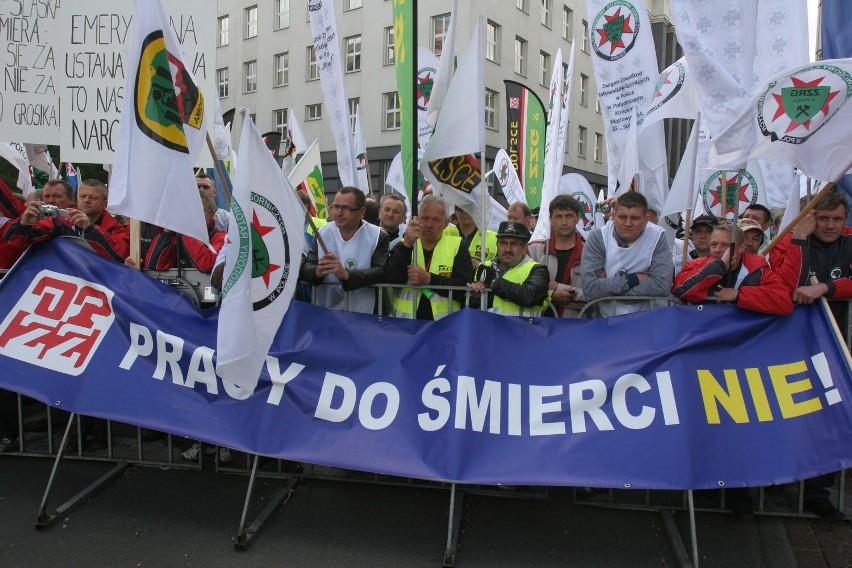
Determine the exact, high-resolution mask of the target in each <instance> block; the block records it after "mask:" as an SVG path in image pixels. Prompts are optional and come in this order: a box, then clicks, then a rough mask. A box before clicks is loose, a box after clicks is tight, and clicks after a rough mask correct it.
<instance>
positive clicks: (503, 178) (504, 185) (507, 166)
mask: <svg viewBox="0 0 852 568" xmlns="http://www.w3.org/2000/svg"><path fill="white" fill-rule="evenodd" d="M492 171H493V173H494V178H495V179H496V180H497V183H499V184H500V187H501V189H502V190H503V195H504V196H505V197H506V202H507V203H508V204H509V205H512V204H513V203H517V202H518V201H520V202H521V203H526V202H527V195H526V192H525V191H524V188H523V187H522V186H521V180H520V179H518V172H517V170H515V166H513V165H512V160H511V159H510V158H509V154H508V153H507V152H506V150H504V149H503V148H500V149H499V150H497V155H496V156H495V157H494V169H493V170H492Z"/></svg>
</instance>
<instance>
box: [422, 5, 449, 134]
mask: <svg viewBox="0 0 852 568" xmlns="http://www.w3.org/2000/svg"><path fill="white" fill-rule="evenodd" d="M450 18H451V21H452V15H451V16H450ZM444 45H445V46H446V45H447V43H446V41H445V42H444ZM438 66H439V62H438V58H437V57H436V56H435V54H434V53H432V51H431V50H429V49H427V48H425V47H418V48H417V138H418V139H419V140H420V145H421V146H423V147H425V146H426V142H428V141H429V137H430V136H432V132H433V131H434V130H435V125H434V124H429V123H428V122H427V121H426V116H427V115H428V113H429V102H430V101H431V100H432V95H433V93H434V92H435V85H436V83H437V77H438ZM450 73H452V69H451V70H450ZM449 86H450V83H449V81H447V84H446V88H449ZM439 87H440V85H439ZM436 116H437V114H436Z"/></svg>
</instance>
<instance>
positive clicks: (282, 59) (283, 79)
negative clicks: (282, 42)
mask: <svg viewBox="0 0 852 568" xmlns="http://www.w3.org/2000/svg"><path fill="white" fill-rule="evenodd" d="M273 63H274V68H275V81H274V82H273V84H272V86H273V87H283V86H284V85H286V84H287V83H289V82H290V53H289V52H287V51H285V52H284V53H279V54H277V55H275V58H274V61H273Z"/></svg>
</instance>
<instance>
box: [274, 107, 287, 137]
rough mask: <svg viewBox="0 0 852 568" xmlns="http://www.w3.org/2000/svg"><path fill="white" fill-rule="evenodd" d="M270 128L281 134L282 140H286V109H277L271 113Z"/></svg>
mask: <svg viewBox="0 0 852 568" xmlns="http://www.w3.org/2000/svg"><path fill="white" fill-rule="evenodd" d="M272 128H273V129H275V131H276V132H278V133H280V134H281V138H282V139H283V140H286V139H287V109H286V108H279V109H277V110H273V111H272Z"/></svg>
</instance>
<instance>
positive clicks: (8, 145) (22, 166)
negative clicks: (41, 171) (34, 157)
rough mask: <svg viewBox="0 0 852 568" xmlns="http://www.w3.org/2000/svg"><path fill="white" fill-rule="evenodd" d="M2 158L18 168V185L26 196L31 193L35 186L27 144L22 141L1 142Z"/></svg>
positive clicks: (0, 152) (0, 151)
mask: <svg viewBox="0 0 852 568" xmlns="http://www.w3.org/2000/svg"><path fill="white" fill-rule="evenodd" d="M0 158H3V159H4V160H6V161H7V162H9V163H10V164H12V165H13V166H15V168H16V169H17V170H18V181H17V185H18V187H19V188H21V191H22V192H23V194H24V196H26V195H29V194H30V193H31V192H32V191H33V190H34V189H35V187H34V186H33V174H32V171H31V170H30V159H29V157H27V148H26V146H25V145H24V144H21V143H20V142H0Z"/></svg>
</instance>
